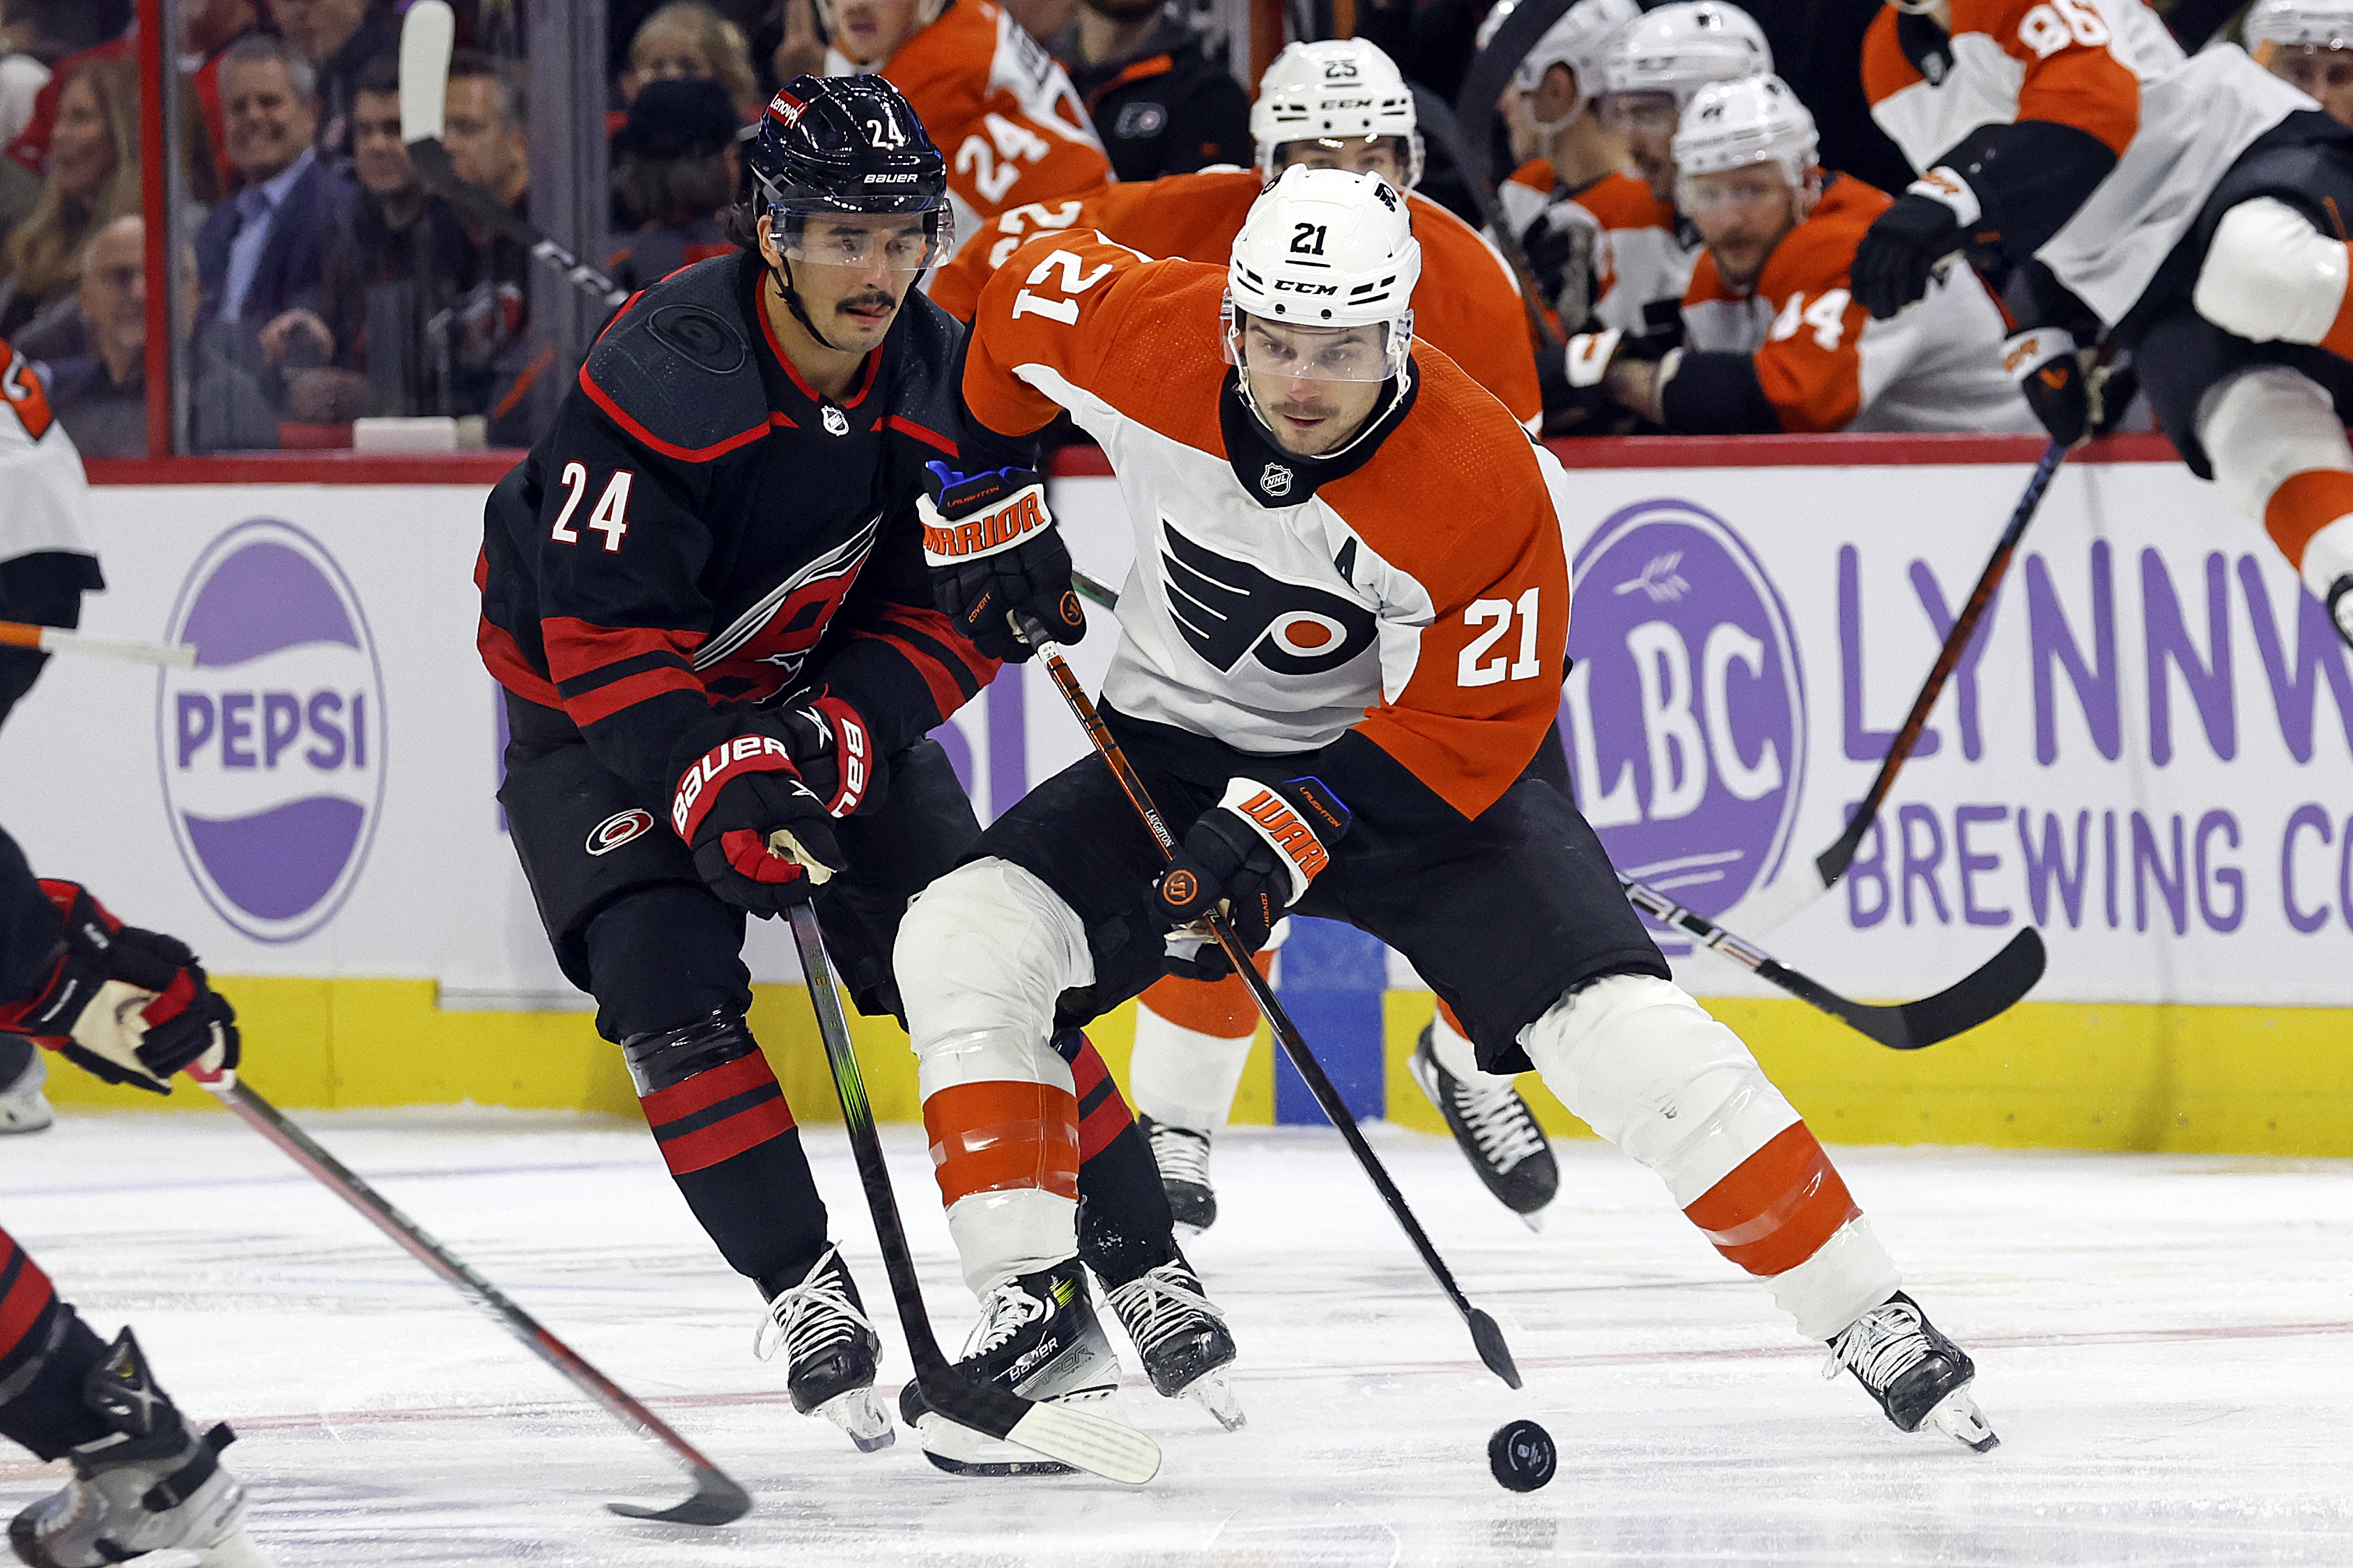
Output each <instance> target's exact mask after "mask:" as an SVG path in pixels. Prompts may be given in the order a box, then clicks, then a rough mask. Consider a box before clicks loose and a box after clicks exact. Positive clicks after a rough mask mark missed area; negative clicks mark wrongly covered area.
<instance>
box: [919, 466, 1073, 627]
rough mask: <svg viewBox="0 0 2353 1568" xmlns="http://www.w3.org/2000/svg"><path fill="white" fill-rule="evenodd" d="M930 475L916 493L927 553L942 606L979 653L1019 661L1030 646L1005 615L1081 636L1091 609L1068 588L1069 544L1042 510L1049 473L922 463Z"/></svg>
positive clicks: (946, 614)
mask: <svg viewBox="0 0 2353 1568" xmlns="http://www.w3.org/2000/svg"><path fill="white" fill-rule="evenodd" d="M923 467H924V468H925V470H926V471H928V472H929V473H930V475H931V478H930V479H927V480H926V481H925V482H924V489H925V490H926V492H927V493H926V494H924V495H921V496H918V497H917V498H916V499H915V510H916V511H917V513H918V514H920V516H921V517H922V519H923V560H924V562H925V563H927V564H928V565H929V566H930V567H931V568H932V596H933V597H934V599H935V600H937V601H938V603H939V606H940V613H941V614H942V615H944V616H947V618H948V619H949V620H950V621H951V622H953V623H954V624H955V629H956V630H957V632H958V633H960V634H961V635H962V636H963V637H965V639H966V640H968V641H969V642H971V644H972V645H973V647H976V648H978V649H979V650H980V652H981V654H982V656H983V657H984V658H994V659H1002V660H1004V661H1006V662H1007V663H1010V664H1018V663H1020V662H1021V661H1022V660H1023V659H1026V658H1029V652H1030V649H1029V644H1028V643H1027V642H1025V641H1023V640H1022V639H1021V638H1020V637H1017V636H1015V635H1014V631H1013V625H1012V623H1011V622H1010V621H1008V619H1007V618H1006V617H1007V616H1008V615H1009V614H1013V613H1020V614H1025V615H1029V616H1036V617H1037V618H1038V619H1039V620H1040V621H1042V622H1044V623H1045V626H1046V629H1047V630H1048V631H1049V632H1050V633H1051V634H1052V635H1053V637H1054V638H1055V640H1057V641H1059V642H1065V643H1074V642H1077V641H1078V640H1079V639H1080V638H1081V637H1084V636H1086V633H1087V617H1086V614H1085V612H1084V611H1082V610H1081V609H1080V608H1079V596H1078V595H1077V594H1075V593H1073V592H1072V591H1071V552H1069V551H1068V550H1066V549H1064V548H1063V547H1062V539H1061V535H1060V532H1058V531H1056V530H1055V527H1054V514H1053V513H1052V512H1050V511H1049V510H1046V481H1045V479H1043V478H1042V477H1041V476H1040V475H1039V473H1038V471H1037V470H1036V469H1034V468H991V469H989V470H988V471H987V472H986V473H978V474H960V473H957V472H956V471H955V469H953V468H949V467H948V466H947V465H946V464H945V463H926V464H924V465H923Z"/></svg>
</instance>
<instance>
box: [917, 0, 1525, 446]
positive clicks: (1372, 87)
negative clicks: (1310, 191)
mask: <svg viewBox="0 0 2353 1568" xmlns="http://www.w3.org/2000/svg"><path fill="white" fill-rule="evenodd" d="M1250 134H1251V138H1252V140H1253V141H1254V142H1255V143H1256V147H1257V161H1258V167H1257V169H1256V170H1255V171H1244V170H1234V171H1230V172H1206V171H1205V172H1203V173H1200V174H1171V175H1169V176H1167V177H1166V178H1165V179H1159V180H1153V181H1149V182H1146V183H1145V184H1133V185H1114V186H1113V187H1112V188H1111V189H1109V190H1107V191H1103V192H1102V193H1101V194H1099V195H1094V196H1091V197H1088V198H1086V199H1085V200H1084V201H1063V202H1056V203H1048V204H1044V205H1025V206H1019V207H1016V208H1014V209H1012V210H1011V211H1008V212H1007V213H1005V214H1004V215H1003V216H1000V217H998V218H997V220H996V221H995V222H993V223H989V224H987V225H985V226H983V227H982V229H981V232H980V233H979V235H978V236H977V237H975V238H974V239H973V240H972V242H971V243H970V244H968V245H966V246H965V248H964V250H963V251H962V253H961V254H959V255H958V256H957V257H956V258H955V261H954V262H952V263H951V264H950V265H948V266H946V267H944V268H941V269H940V273H939V276H938V278H937V279H935V280H934V282H933V284H932V299H933V300H934V303H936V304H939V305H941V306H944V308H945V309H946V310H947V311H948V312H949V313H950V314H951V315H955V316H957V317H962V318H969V317H970V316H971V314H972V310H973V304H974V301H976V300H977V299H978V298H979V297H980V290H981V289H982V287H983V286H984V285H985V284H987V281H988V278H989V275H990V274H991V273H992V272H994V271H995V270H996V269H997V268H999V267H1001V266H1003V265H1004V264H1005V260H1006V258H1008V257H1009V256H1011V255H1012V254H1013V252H1014V251H1015V250H1016V249H1018V247H1020V245H1021V243H1022V241H1023V240H1025V239H1027V238H1028V237H1029V236H1031V235H1033V234H1038V233H1040V232H1042V231H1045V230H1047V229H1057V228H1079V229H1088V228H1092V229H1096V230H1098V231H1100V232H1101V233H1102V234H1103V237H1105V238H1108V239H1111V240H1113V241H1115V242H1116V243H1118V244H1120V245H1124V246H1127V247H1130V248H1132V249H1135V250H1140V251H1142V252H1143V253H1144V254H1145V255H1146V256H1179V257H1185V258H1189V259H1192V260H1195V261H1223V260H1224V258H1225V257H1226V255H1227V253H1228V252H1229V250H1230V249H1231V248H1232V247H1233V242H1234V236H1235V235H1236V234H1238V233H1240V230H1241V226H1242V216H1243V215H1244V214H1245V213H1247V212H1249V211H1250V203H1252V202H1253V201H1256V200H1257V199H1258V195H1259V192H1260V191H1261V189H1262V188H1263V187H1264V186H1265V185H1268V184H1272V183H1273V182H1274V180H1275V178H1276V176H1278V175H1279V174H1282V171H1283V170H1284V169H1286V168H1288V167H1290V166H1291V165H1293V164H1294V163H1305V164H1307V165H1309V166H1311V167H1331V168H1349V169H1370V170H1373V171H1375V172H1377V173H1378V174H1381V175H1383V176H1384V177H1385V178H1387V179H1388V181H1389V183H1390V184H1393V185H1395V186H1397V187H1398V189H1399V190H1402V191H1407V192H1410V191H1411V190H1412V188H1413V186H1414V184H1415V183H1416V182H1417V181H1418V180H1419V178H1420V174H1421V145H1420V135H1419V132H1417V131H1416V130H1415V127H1414V109H1413V95H1412V93H1411V92H1409V90H1408V89H1407V88H1406V85H1405V79H1404V78H1402V77H1401V76H1399V75H1398V68H1397V67H1396V66H1395V65H1394V64H1393V63H1391V61H1390V59H1389V58H1388V56H1387V55H1385V54H1383V53H1382V52H1381V51H1380V50H1379V49H1378V48H1377V47H1375V46H1373V45H1371V44H1369V43H1366V42H1365V41H1364V40H1362V39H1337V40H1334V41H1332V42H1328V43H1318V44H1293V45H1292V46H1291V47H1288V48H1286V49H1284V50H1283V51H1282V54H1281V55H1280V56H1279V57H1277V58H1276V59H1275V62H1274V64H1273V65H1271V66H1270V67H1268V68H1267V72H1266V75H1265V77H1264V79H1262V80H1261V82H1260V83H1259V97H1258V101H1257V102H1256V103H1255V104H1253V105H1252V106H1251V108H1250ZM1407 201H1408V203H1409V206H1410V209H1411V211H1412V214H1413V226H1414V232H1415V234H1416V235H1417V236H1418V237H1419V238H1420V240H1421V242H1422V246H1423V248H1424V250H1425V252H1426V253H1427V254H1428V255H1429V257H1430V268H1431V270H1432V271H1433V273H1435V274H1436V275H1437V276H1439V277H1441V278H1443V279H1446V285H1447V286H1446V289H1444V291H1443V292H1436V291H1433V293H1432V295H1431V297H1430V299H1429V300H1426V301H1425V304H1426V306H1427V309H1426V310H1425V312H1424V317H1425V319H1424V320H1423V321H1421V323H1420V326H1419V329H1418V330H1419V332H1420V334H1421V336H1422V339H1423V341H1424V342H1434V343H1436V344H1438V345H1439V346H1440V348H1442V349H1444V350H1445V351H1446V352H1447V353H1450V354H1451V355H1454V356H1455V357H1456V358H1457V359H1459V360H1460V361H1461V364H1462V366H1463V368H1464V369H1465V370H1466V371H1468V372H1469V373H1470V374H1471V377H1472V380H1474V381H1476V382H1477V383H1478V384H1480V385H1482V386H1483V387H1485V388H1486V389H1487V390H1488V391H1489V392H1492V393H1493V394H1494V395H1495V396H1496V397H1498V398H1500V399H1501V400H1502V401H1503V403H1504V406H1505V407H1507V408H1509V409H1510V410H1511V411H1512V414H1513V416H1514V417H1515V418H1518V419H1521V420H1524V421H1525V422H1526V423H1527V424H1528V426H1529V428H1531V429H1534V428H1535V420H1536V416H1537V415H1538V413H1539V409H1538V407H1537V398H1536V377H1535V358H1534V356H1533V355H1532V354H1531V353H1529V352H1528V346H1527V329H1526V326H1525V320H1526V318H1525V315H1524V314H1523V313H1522V310H1521V307H1520V299H1519V290H1518V288H1517V286H1516V285H1515V284H1514V282H1513V280H1512V275H1511V272H1510V270H1509V269H1508V268H1506V267H1505V266H1504V260H1503V258H1501V257H1500V256H1498V255H1496V254H1495V252H1494V250H1493V248H1492V247H1489V246H1488V245H1487V243H1486V242H1485V241H1484V240H1482V239H1481V238H1480V237H1479V236H1478V235H1477V234H1476V233H1474V232H1473V231H1472V229H1471V228H1470V227H1469V226H1467V225H1465V224H1464V223H1463V222H1462V221H1461V219H1460V218H1458V217H1456V216H1454V215H1453V214H1451V213H1450V212H1448V211H1447V210H1446V209H1445V208H1444V207H1441V206H1440V205H1438V204H1437V203H1435V202H1432V201H1429V200H1426V199H1425V198H1423V197H1421V196H1417V195H1408V197H1407Z"/></svg>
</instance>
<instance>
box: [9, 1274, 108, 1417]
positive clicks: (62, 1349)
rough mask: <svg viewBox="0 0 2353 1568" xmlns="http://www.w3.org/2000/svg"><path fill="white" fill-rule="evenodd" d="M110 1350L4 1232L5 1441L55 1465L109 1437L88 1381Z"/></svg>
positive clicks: (45, 1275)
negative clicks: (86, 1391) (85, 1394)
mask: <svg viewBox="0 0 2353 1568" xmlns="http://www.w3.org/2000/svg"><path fill="white" fill-rule="evenodd" d="M105 1353H106V1347H105V1346H104V1345H103V1344H101V1343H100V1342H99V1338H98V1336H97V1335H96V1334H93V1333H91V1332H90V1326H89V1325H88V1324H86V1323H84V1322H83V1321H81V1318H80V1316H79V1314H77V1313H76V1312H75V1311H74V1310H73V1308H72V1307H71V1306H70V1305H69V1304H68V1303H66V1302H64V1301H60V1300H58V1293H57V1289H56V1287H54V1286H52V1285H51V1284H50V1283H49V1277H48V1276H47V1274H44V1273H43V1272H41V1266H40V1265H39V1264H37V1263H35V1262H34V1261H33V1258H32V1255H31V1254H29V1253H27V1252H26V1250H25V1249H24V1248H23V1247H19V1246H17V1245H16V1239H15V1238H14V1237H11V1236H9V1234H8V1233H7V1232H6V1231H5V1230H0V1436H5V1437H8V1438H11V1439H13V1440H15V1441H16V1442H18V1443H21V1444H23V1445H24V1446H25V1447H27V1448H30V1449H31V1450H32V1451H33V1452H34V1453H36V1454H37V1455H39V1456H40V1457H41V1458H44V1459H55V1458H60V1457H62V1456H63V1455H64V1454H65V1452H66V1451H67V1450H68V1449H69V1448H73V1447H78V1446H79V1445H81V1444H83V1443H90V1442H95V1441H97V1440H98V1439H99V1438H100V1437H103V1436H106V1430H107V1429H106V1425H105V1423H103V1422H101V1421H100V1420H99V1418H98V1417H97V1416H96V1415H93V1414H92V1413H91V1411H90V1406H89V1405H88V1404H87V1403H86V1402H85V1401H84V1400H83V1398H82V1378H83V1376H84V1374H85V1373H88V1372H89V1371H90V1368H91V1367H93V1366H95V1365H97V1364H98V1363H99V1362H100V1360H101V1359H102V1358H103V1357H104V1356H105Z"/></svg>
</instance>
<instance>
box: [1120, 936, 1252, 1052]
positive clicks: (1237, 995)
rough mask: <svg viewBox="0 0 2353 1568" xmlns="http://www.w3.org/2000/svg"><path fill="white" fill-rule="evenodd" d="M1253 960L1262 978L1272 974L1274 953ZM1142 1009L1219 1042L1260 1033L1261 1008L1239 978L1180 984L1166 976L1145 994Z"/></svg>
mask: <svg viewBox="0 0 2353 1568" xmlns="http://www.w3.org/2000/svg"><path fill="white" fill-rule="evenodd" d="M1251 957H1252V962H1254V963H1257V965H1258V972H1259V973H1261V974H1266V973H1271V971H1272V969H1273V967H1274V954H1272V953H1271V952H1261V953H1254V954H1252V955H1251ZM1143 1005H1144V1006H1145V1007H1148V1008H1150V1009H1151V1010H1152V1011H1153V1012H1155V1013H1157V1014H1158V1015H1160V1016H1162V1017H1164V1018H1166V1019H1167V1020H1168V1021H1169V1022H1170V1023H1172V1024H1174V1025H1176V1026H1177V1027H1178V1028H1180V1029H1190V1030H1192V1031H1193V1032H1194V1033H1195V1034H1197V1035H1208V1036H1210V1037H1213V1038H1216V1039H1220V1040H1239V1039H1240V1038H1241V1037H1243V1036H1245V1035H1254V1034H1256V1033H1257V1032H1258V1004H1257V1003H1255V1002H1253V1001H1251V1000H1250V987H1249V986H1247V985H1245V984H1242V977H1241V976H1240V975H1239V974H1229V975H1227V976H1226V977H1225V978H1224V979H1223V980H1181V979H1179V978H1177V977H1176V975H1174V974H1171V975H1166V976H1165V977H1163V978H1162V979H1160V980H1157V981H1155V982H1154V983H1153V984H1152V986H1151V987H1150V988H1149V989H1148V990H1146V991H1145V993H1144V1000H1143Z"/></svg>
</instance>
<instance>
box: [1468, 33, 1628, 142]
mask: <svg viewBox="0 0 2353 1568" xmlns="http://www.w3.org/2000/svg"><path fill="white" fill-rule="evenodd" d="M1517 4H1518V0H1504V4H1502V5H1497V6H1496V7H1495V9H1494V10H1493V11H1490V12H1488V13H1487V20H1486V21H1484V22H1482V23H1481V24H1480V25H1479V47H1482V48H1484V47H1486V45H1487V40H1488V39H1489V38H1491V37H1493V36H1494V31H1495V29H1496V28H1497V27H1499V26H1502V25H1503V18H1504V17H1505V16H1509V15H1510V14H1511V12H1512V10H1513V8H1514V6H1515V5H1517ZM1641 15H1642V7H1641V0H1577V4H1576V5H1571V6H1570V7H1569V8H1568V9H1567V11H1565V12H1563V13H1562V14H1561V18H1560V20H1559V21H1557V22H1555V23H1554V24H1553V25H1552V26H1550V27H1549V28H1547V29H1546V32H1545V35H1544V37H1540V38H1538V39H1537V40H1536V41H1535V44H1534V45H1533V46H1531V47H1530V48H1529V49H1528V52H1527V53H1526V54H1525V55H1523V56H1521V57H1520V63H1519V65H1518V67H1517V68H1515V69H1514V71H1513V72H1512V85H1513V86H1514V87H1516V88H1518V89H1520V90H1521V91H1522V92H1523V93H1533V92H1534V91H1535V89H1536V88H1537V87H1538V86H1539V85H1540V84H1541V83H1542V82H1543V81H1544V79H1545V73H1546V71H1548V70H1550V69H1552V68H1553V67H1555V66H1566V67H1567V68H1568V73H1569V75H1571V76H1572V77H1575V78H1576V79H1577V107H1576V108H1574V109H1572V110H1569V111H1568V113H1567V115H1566V116H1564V117H1563V118H1562V119H1561V120H1559V121H1552V122H1539V123H1538V127H1537V128H1538V129H1539V130H1543V131H1557V130H1559V129H1560V127H1561V126H1562V125H1565V124H1567V122H1568V121H1571V120H1574V119H1576V118H1577V116H1578V115H1580V114H1582V113H1584V112H1585V106H1586V105H1587V104H1588V103H1591V102H1592V101H1593V100H1595V99H1597V98H1599V97H1600V96H1601V93H1602V79H1603V70H1604V68H1603V62H1604V61H1605V60H1607V59H1608V58H1609V47H1610V45H1612V44H1614V43H1615V42H1617V40H1618V36H1619V35H1620V33H1622V32H1623V31H1625V29H1626V27H1627V25H1628V24H1630V23H1631V22H1634V21H1637V20H1639V19H1640V18H1641Z"/></svg>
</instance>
